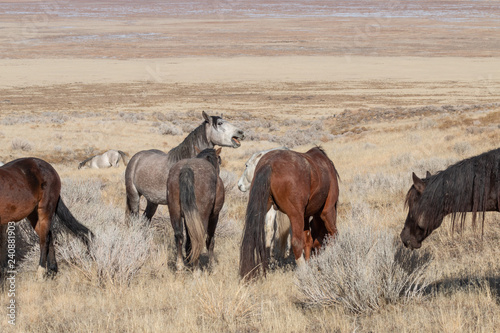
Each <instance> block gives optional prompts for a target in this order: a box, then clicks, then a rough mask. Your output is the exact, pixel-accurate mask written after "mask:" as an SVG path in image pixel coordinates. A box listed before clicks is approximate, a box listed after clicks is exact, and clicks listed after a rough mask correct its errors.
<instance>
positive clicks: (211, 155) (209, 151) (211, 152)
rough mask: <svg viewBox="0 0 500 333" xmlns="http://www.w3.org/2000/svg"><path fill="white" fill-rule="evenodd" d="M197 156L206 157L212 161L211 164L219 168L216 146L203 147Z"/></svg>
mask: <svg viewBox="0 0 500 333" xmlns="http://www.w3.org/2000/svg"><path fill="white" fill-rule="evenodd" d="M196 158H204V159H206V160H207V161H208V162H210V164H212V165H213V166H214V168H215V170H217V167H218V165H219V159H218V158H217V154H216V152H215V149H214V148H206V149H203V150H202V151H201V152H200V153H199V154H198V155H196Z"/></svg>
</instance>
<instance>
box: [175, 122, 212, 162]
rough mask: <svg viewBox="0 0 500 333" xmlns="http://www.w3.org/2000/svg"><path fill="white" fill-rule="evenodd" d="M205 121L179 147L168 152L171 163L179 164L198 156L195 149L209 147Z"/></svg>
mask: <svg viewBox="0 0 500 333" xmlns="http://www.w3.org/2000/svg"><path fill="white" fill-rule="evenodd" d="M205 123H206V122H205V121H204V122H203V123H202V124H201V125H200V126H198V127H197V128H195V129H194V130H193V131H192V132H191V133H189V135H188V136H187V137H186V138H185V139H184V141H182V142H181V143H180V144H179V145H178V146H177V147H175V148H172V150H170V151H169V152H168V154H167V155H168V159H169V160H170V161H171V162H173V163H174V162H177V161H180V160H182V159H185V158H191V157H193V156H195V155H196V153H195V150H194V147H195V146H196V147H199V148H201V147H208V146H209V143H208V140H207V131H206V129H205Z"/></svg>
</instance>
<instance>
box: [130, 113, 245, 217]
mask: <svg viewBox="0 0 500 333" xmlns="http://www.w3.org/2000/svg"><path fill="white" fill-rule="evenodd" d="M202 115H203V118H204V122H203V123H202V124H201V125H200V126H198V127H197V128H196V129H194V130H193V131H192V132H191V133H190V134H189V135H188V136H187V137H186V138H185V139H184V141H183V142H182V143H181V144H179V145H178V146H177V147H175V148H173V149H172V150H170V151H169V152H168V154H165V153H164V152H162V151H160V150H156V149H152V150H143V151H140V152H138V153H137V154H135V155H134V156H132V158H131V159H130V161H129V163H128V165H127V168H126V169H125V190H126V192H127V215H128V214H133V215H138V214H139V201H140V198H141V196H142V195H143V196H144V197H145V198H146V199H147V205H146V210H145V211H144V216H145V217H146V218H147V220H148V221H151V218H152V217H153V215H154V214H155V212H156V209H157V208H158V205H166V204H167V177H168V172H169V170H170V168H171V167H172V165H174V163H176V162H178V161H180V160H182V159H185V158H192V157H195V156H196V151H195V147H198V148H199V149H200V150H203V149H206V148H213V147H214V146H215V145H218V146H222V147H233V148H238V147H239V146H240V145H241V144H240V141H239V140H242V139H243V138H244V137H245V135H244V133H243V131H242V130H240V129H238V128H237V127H235V126H234V125H232V124H230V123H229V122H227V121H225V120H224V119H222V117H217V116H208V115H207V114H206V113H205V112H204V111H203V113H202Z"/></svg>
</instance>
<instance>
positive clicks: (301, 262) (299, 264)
mask: <svg viewBox="0 0 500 333" xmlns="http://www.w3.org/2000/svg"><path fill="white" fill-rule="evenodd" d="M295 263H296V264H297V267H302V266H305V264H306V260H305V259H304V256H303V255H302V256H300V257H299V258H298V259H297V260H295Z"/></svg>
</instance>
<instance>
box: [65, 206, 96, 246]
mask: <svg viewBox="0 0 500 333" xmlns="http://www.w3.org/2000/svg"><path fill="white" fill-rule="evenodd" d="M56 215H57V217H58V218H59V221H61V222H62V225H64V226H65V227H66V229H67V230H69V231H70V232H71V233H72V234H73V235H74V236H76V237H77V238H79V239H80V240H81V241H82V242H83V243H84V244H85V246H86V247H87V250H88V252H89V253H90V242H91V241H92V239H93V238H94V234H93V233H92V231H90V230H89V229H88V228H87V227H86V226H84V225H83V224H81V223H80V222H78V220H77V219H76V218H75V217H74V216H73V214H71V212H70V211H69V209H68V207H66V205H65V204H64V202H63V201H62V198H61V197H59V200H58V201H57V207H56Z"/></svg>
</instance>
